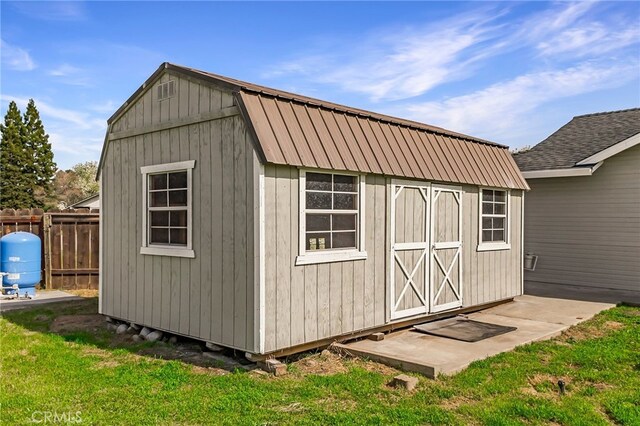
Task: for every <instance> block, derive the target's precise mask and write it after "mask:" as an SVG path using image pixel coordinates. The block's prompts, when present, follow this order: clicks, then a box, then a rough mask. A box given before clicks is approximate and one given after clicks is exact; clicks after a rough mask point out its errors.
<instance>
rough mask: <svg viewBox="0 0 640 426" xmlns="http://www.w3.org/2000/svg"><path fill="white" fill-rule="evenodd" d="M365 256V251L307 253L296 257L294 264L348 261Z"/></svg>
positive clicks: (361, 258) (363, 258) (364, 257)
mask: <svg viewBox="0 0 640 426" xmlns="http://www.w3.org/2000/svg"><path fill="white" fill-rule="evenodd" d="M366 258H367V252H366V251H344V252H325V253H307V254H304V255H302V256H298V257H296V266H300V265H313V264H316V263H333V262H348V261H350V260H365V259H366Z"/></svg>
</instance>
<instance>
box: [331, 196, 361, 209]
mask: <svg viewBox="0 0 640 426" xmlns="http://www.w3.org/2000/svg"><path fill="white" fill-rule="evenodd" d="M357 200H358V196H357V195H356V194H333V209H334V210H357V209H358V203H357Z"/></svg>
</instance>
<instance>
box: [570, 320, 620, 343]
mask: <svg viewBox="0 0 640 426" xmlns="http://www.w3.org/2000/svg"><path fill="white" fill-rule="evenodd" d="M622 328H624V324H622V323H620V322H617V321H605V322H604V323H601V324H594V325H590V326H584V325H579V326H576V327H571V328H569V329H568V330H566V331H564V332H563V333H562V335H561V336H560V338H559V342H567V341H574V342H579V341H582V340H588V339H598V338H601V337H604V336H605V335H607V334H609V333H610V332H612V331H617V330H620V329H622Z"/></svg>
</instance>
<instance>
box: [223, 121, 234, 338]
mask: <svg viewBox="0 0 640 426" xmlns="http://www.w3.org/2000/svg"><path fill="white" fill-rule="evenodd" d="M233 154H234V153H233V121H232V119H224V120H222V206H223V207H222V247H223V251H222V342H223V343H226V344H231V345H232V344H233V333H234V330H235V327H234V320H235V318H234V315H233V310H234V307H235V303H234V298H235V291H234V290H235V283H234V280H235V276H234V275H235V259H234V258H235V241H234V239H233V237H234V233H235V229H234V226H235V223H234V219H235V218H234V213H233V206H234V205H235V194H234V188H235V186H234V182H235V174H234V158H233Z"/></svg>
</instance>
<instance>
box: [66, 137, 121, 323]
mask: <svg viewBox="0 0 640 426" xmlns="http://www.w3.org/2000/svg"><path fill="white" fill-rule="evenodd" d="M113 148H114V150H113V153H114V165H115V167H114V173H113V176H114V183H115V189H116V197H121V196H122V187H123V179H122V155H121V149H122V144H121V143H120V141H118V142H116V143H114V146H113ZM122 208H123V206H122V204H120V205H119V206H118V204H117V203H116V209H115V210H114V216H113V218H114V229H113V230H114V247H115V252H114V253H113V254H114V256H113V259H120V260H116V262H117V263H118V264H116V265H114V272H115V274H114V275H115V281H116V282H115V283H114V286H113V311H114V313H115V315H116V316H118V317H122V316H123V315H124V314H125V311H124V310H123V309H122V259H121V255H122V240H123V238H122V237H123V232H122ZM60 266H61V267H62V265H60Z"/></svg>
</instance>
